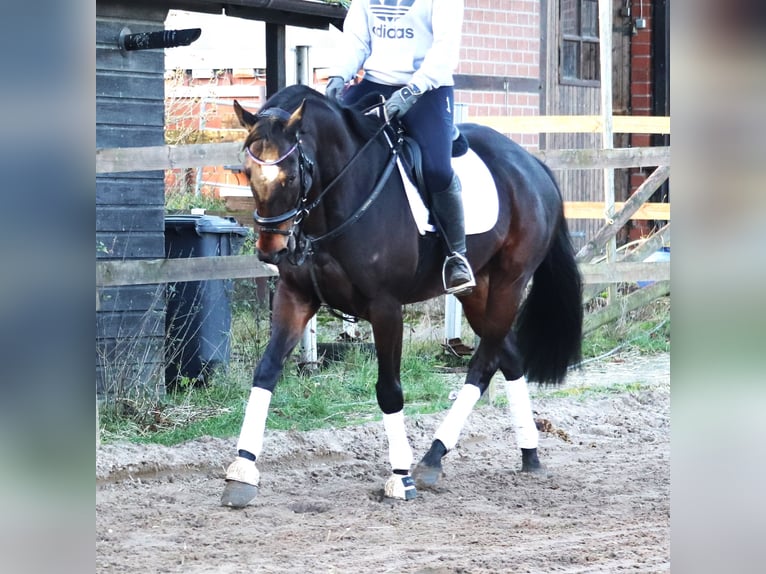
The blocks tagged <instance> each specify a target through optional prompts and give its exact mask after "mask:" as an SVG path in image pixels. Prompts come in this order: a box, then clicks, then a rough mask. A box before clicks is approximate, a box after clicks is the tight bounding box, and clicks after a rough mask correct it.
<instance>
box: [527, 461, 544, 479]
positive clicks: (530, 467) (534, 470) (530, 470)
mask: <svg viewBox="0 0 766 574" xmlns="http://www.w3.org/2000/svg"><path fill="white" fill-rule="evenodd" d="M521 472H523V473H524V474H532V475H535V476H539V477H542V478H547V477H548V469H546V468H545V467H544V466H543V465H541V464H540V463H538V464H536V465H535V464H522V465H521Z"/></svg>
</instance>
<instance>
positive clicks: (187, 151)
mask: <svg viewBox="0 0 766 574" xmlns="http://www.w3.org/2000/svg"><path fill="white" fill-rule="evenodd" d="M241 150H242V144H241V143H239V142H225V143H210V144H188V145H168V146H164V145H163V146H147V147H126V148H102V149H97V150H96V173H97V174H99V173H120V172H130V171H147V170H154V169H181V168H186V167H205V166H208V165H213V166H216V165H232V164H239V163H240V156H239V154H240V151H241ZM532 153H533V155H535V156H537V157H539V158H540V159H541V160H543V161H544V162H545V163H546V165H548V167H550V168H551V169H604V168H605V167H613V168H615V169H616V168H628V167H639V168H640V167H653V166H662V165H670V147H643V148H641V147H632V148H617V149H611V150H599V149H568V150H564V149H560V150H539V151H534V152H532Z"/></svg>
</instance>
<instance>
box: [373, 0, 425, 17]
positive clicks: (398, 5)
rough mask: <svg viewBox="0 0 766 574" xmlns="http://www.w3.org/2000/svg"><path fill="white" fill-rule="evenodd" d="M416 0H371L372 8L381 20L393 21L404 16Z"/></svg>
mask: <svg viewBox="0 0 766 574" xmlns="http://www.w3.org/2000/svg"><path fill="white" fill-rule="evenodd" d="M414 2H415V0H370V10H372V13H373V14H374V15H375V17H376V18H378V19H379V20H384V21H386V22H393V21H394V20H398V19H399V18H401V17H402V16H404V15H405V14H406V13H407V12H408V11H409V10H410V8H411V7H412V4H413V3H414Z"/></svg>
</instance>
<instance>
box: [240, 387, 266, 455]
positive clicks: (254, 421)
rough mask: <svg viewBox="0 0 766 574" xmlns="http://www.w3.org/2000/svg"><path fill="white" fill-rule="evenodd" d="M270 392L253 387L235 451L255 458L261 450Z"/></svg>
mask: <svg viewBox="0 0 766 574" xmlns="http://www.w3.org/2000/svg"><path fill="white" fill-rule="evenodd" d="M269 403H271V391H267V390H265V389H260V388H258V387H253V388H252V389H251V390H250V398H249V399H248V401H247V408H246V409H245V420H244V421H242V430H241V431H240V432H239V440H238V441H237V450H246V451H248V452H250V453H252V454H254V455H255V456H256V457H258V456H260V454H261V449H262V448H263V433H264V431H265V430H266V416H267V415H268V413H269Z"/></svg>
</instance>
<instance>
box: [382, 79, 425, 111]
mask: <svg viewBox="0 0 766 574" xmlns="http://www.w3.org/2000/svg"><path fill="white" fill-rule="evenodd" d="M421 93H422V92H421V91H420V90H418V88H417V87H416V86H414V85H412V84H410V85H407V86H404V87H403V88H399V89H398V90H396V91H395V92H394V93H393V94H391V97H390V98H388V99H387V100H386V101H385V103H384V104H383V107H384V108H386V115H388V117H389V118H390V119H393V118H396V117H402V116H403V115H404V114H406V113H407V112H408V111H409V110H410V108H411V107H412V106H414V105H415V102H417V101H418V98H419V97H420V95H421Z"/></svg>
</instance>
